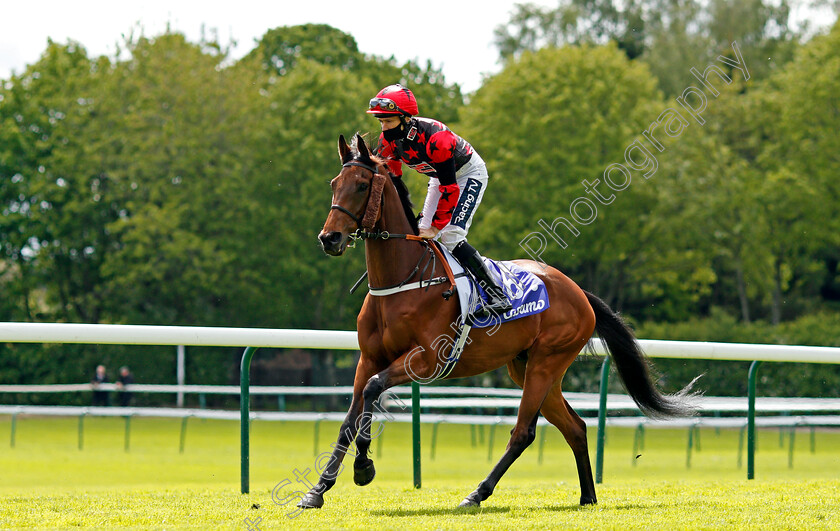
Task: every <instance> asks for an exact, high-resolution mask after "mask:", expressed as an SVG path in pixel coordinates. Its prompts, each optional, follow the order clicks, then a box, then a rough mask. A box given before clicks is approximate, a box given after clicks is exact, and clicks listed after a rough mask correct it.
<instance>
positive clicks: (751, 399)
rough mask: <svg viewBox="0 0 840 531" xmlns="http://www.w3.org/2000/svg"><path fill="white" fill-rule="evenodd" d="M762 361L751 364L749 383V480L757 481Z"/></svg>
mask: <svg viewBox="0 0 840 531" xmlns="http://www.w3.org/2000/svg"><path fill="white" fill-rule="evenodd" d="M759 365H761V361H760V360H755V361H754V362H752V363H751V364H750V372H749V377H748V381H747V388H748V391H747V393H748V394H747V401H748V402H747V479H755V442H756V441H755V438H756V433H755V380H756V374H757V373H758V366H759Z"/></svg>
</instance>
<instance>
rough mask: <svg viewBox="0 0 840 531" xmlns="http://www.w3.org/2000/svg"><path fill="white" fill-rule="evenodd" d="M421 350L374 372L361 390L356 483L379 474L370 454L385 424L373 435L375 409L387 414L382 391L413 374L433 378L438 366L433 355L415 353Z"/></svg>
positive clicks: (408, 378)
mask: <svg viewBox="0 0 840 531" xmlns="http://www.w3.org/2000/svg"><path fill="white" fill-rule="evenodd" d="M415 350H417V349H415ZM422 350H423V349H419V350H417V351H412V352H410V353H408V354H404V355H402V356H400V357H399V358H397V359H396V360H395V361H393V362H392V363H391V364H390V365H389V366H388V368H387V369H385V370H384V371H382V372H380V373H378V374H375V375H373V376H371V378H370V379H369V380H368V382H367V384H366V385H365V388H364V391H363V392H362V397H363V400H364V406H363V408H362V413H361V416H360V417H359V422H358V423H357V427H358V429H359V431H358V434H357V435H356V449H357V451H358V453H357V454H356V461H355V462H354V463H353V481H354V482H355V483H356V485H367V484H368V483H370V482H371V481H373V478H374V477H375V476H376V469H375V468H374V466H373V460H372V459H371V458H370V456H369V455H368V454H369V451H370V444H371V441H372V440H373V439H375V438H376V437H378V436H379V435H380V434H381V433H382V430H383V429H384V427H383V426H382V424H381V423H379V424H377V426H376V427H375V428H374V429H375V430H376V431H375V432H374V433H373V435H371V424H373V421H374V410H377V411H380V412H382V413H384V414H385V415H386V416H387V413H386V412H385V411H384V408H383V407H382V406H381V404H380V402H381V401H380V400H379V399H380V398H381V397H382V396H383V392H385V391H386V390H387V389H390V388H391V387H395V386H397V385H402V384H404V383H407V382H410V381H411V380H412V377H415V378H416V377H420V378H425V379H426V380H422V381H429V380H430V379H431V378H429V377H430V376H431V375H432V374H433V373H434V370H435V369H436V367H437V365H436V364H435V360H434V358H432V359H428V360H425V359H421V358H422V357H421V356H415V354H417V353H418V352H420V351H422ZM414 358H416V359H414ZM409 362H411V365H412V367H408V364H409ZM394 397H395V396H394ZM397 403H398V404H399V403H400V402H399V401H398V402H397Z"/></svg>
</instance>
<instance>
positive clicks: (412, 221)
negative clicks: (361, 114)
mask: <svg viewBox="0 0 840 531" xmlns="http://www.w3.org/2000/svg"><path fill="white" fill-rule="evenodd" d="M358 136H359V135H358V134H357V135H356V137H357V138H358ZM354 147H356V146H354ZM374 151H375V150H374ZM353 158H355V159H357V160H359V161H361V162H365V160H364V159H365V157H364V156H363V155H362V154H361V153H360V152H359V150H358V148H356V149H354V150H353ZM369 159H370V161H371V162H373V163H374V164H375V165H376V167H377V168H378V167H380V166H381V167H382V169H383V170H384V173H385V174H386V175H388V176H389V177H390V178H391V182H392V183H394V188H396V189H397V195H398V196H399V198H400V203H401V204H402V207H403V210H404V211H405V217H406V218H407V219H408V224H409V225H411V230H412V231H414V234H419V233H420V229H419V227H418V225H417V216H415V215H414V204H413V203H412V202H411V194H409V192H408V187H407V186H406V185H405V183H404V182H403V180H402V178H400V177H397V176H396V175H394V174H393V173H391V171H390V170H388V164H387V161H386V160H385V159H384V158H382V157H379V156H377V155H374V154H370V156H369Z"/></svg>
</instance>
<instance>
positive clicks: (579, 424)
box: [540, 380, 597, 505]
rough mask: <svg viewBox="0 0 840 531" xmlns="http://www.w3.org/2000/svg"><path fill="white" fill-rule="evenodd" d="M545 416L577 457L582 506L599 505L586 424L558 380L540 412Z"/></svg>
mask: <svg viewBox="0 0 840 531" xmlns="http://www.w3.org/2000/svg"><path fill="white" fill-rule="evenodd" d="M540 411H541V412H542V414H543V416H544V417H545V418H546V420H548V421H549V422H551V423H552V424H554V425H555V426H556V427H557V429H559V430H560V433H562V434H563V437H565V438H566V442H567V443H569V446H571V448H572V453H574V455H575V463H576V464H577V469H578V478H579V480H580V504H581V505H588V504H592V503H597V499H596V497H595V482H594V481H592V465H591V464H590V461H589V449H588V447H587V442H586V423H585V422H584V421H583V420H582V419H581V418H580V417H579V416H578V414H577V413H575V410H573V409H572V408H571V406H569V403H568V402H566V399H565V398H563V393H562V392H561V390H560V381H559V380H558V381H557V382H556V383H555V384H554V387H552V388H551V391H550V392H549V393H548V396H547V397H546V398H545V401H544V402H543V405H542V408H541V410H540Z"/></svg>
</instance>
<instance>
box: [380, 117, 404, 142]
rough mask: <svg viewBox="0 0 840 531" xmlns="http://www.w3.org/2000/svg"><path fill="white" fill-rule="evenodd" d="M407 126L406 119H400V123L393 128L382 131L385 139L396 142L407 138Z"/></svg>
mask: <svg viewBox="0 0 840 531" xmlns="http://www.w3.org/2000/svg"><path fill="white" fill-rule="evenodd" d="M405 133H406V127H405V121H403V120H402V119H400V125H398V126H397V127H394V128H393V129H388V130H387V131H382V136H384V137H385V140H387V141H388V142H394V141H396V140H402V139H403V138H405Z"/></svg>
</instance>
